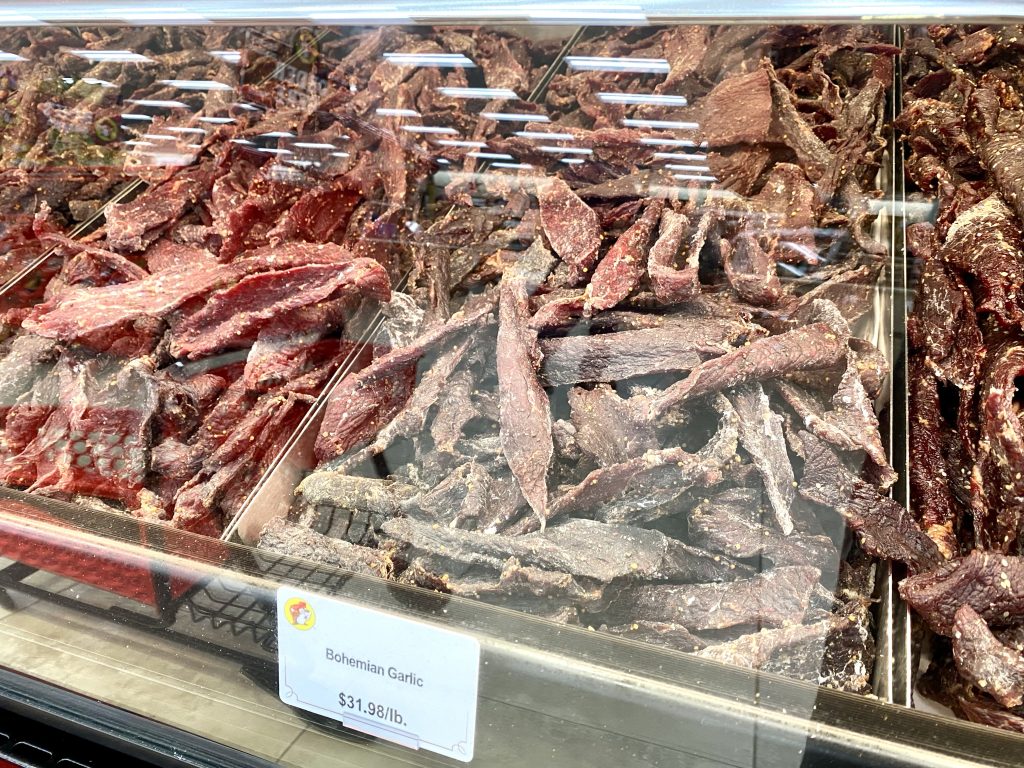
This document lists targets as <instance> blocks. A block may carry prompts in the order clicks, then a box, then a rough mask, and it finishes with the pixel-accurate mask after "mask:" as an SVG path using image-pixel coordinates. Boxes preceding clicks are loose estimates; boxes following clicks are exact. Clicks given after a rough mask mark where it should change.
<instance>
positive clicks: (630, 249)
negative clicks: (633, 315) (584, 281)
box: [586, 200, 664, 311]
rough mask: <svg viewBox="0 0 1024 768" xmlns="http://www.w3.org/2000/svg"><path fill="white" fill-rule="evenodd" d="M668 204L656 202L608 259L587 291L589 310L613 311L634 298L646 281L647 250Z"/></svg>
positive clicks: (619, 240)
mask: <svg viewBox="0 0 1024 768" xmlns="http://www.w3.org/2000/svg"><path fill="white" fill-rule="evenodd" d="M663 209H664V204H663V203H662V202H661V201H660V200H652V201H650V202H649V203H648V204H647V207H646V208H645V209H644V212H643V214H642V215H641V216H640V218H639V219H637V221H636V223H635V224H634V225H633V226H631V227H630V228H629V229H627V230H626V231H625V232H624V233H623V234H622V235H620V236H619V239H618V240H616V241H615V244H614V245H613V246H612V247H611V248H610V249H609V250H608V253H606V254H605V255H604V258H603V259H601V261H600V263H599V264H598V265H597V269H595V270H594V277H593V279H592V280H591V282H590V285H589V286H588V287H587V298H586V309H587V310H589V311H594V310H598V311H599V310H603V309H611V308H612V307H614V306H615V305H616V304H618V303H619V302H621V301H622V300H623V299H625V298H626V297H627V296H629V294H631V293H632V292H633V291H634V290H635V289H636V287H637V286H638V285H639V283H640V278H641V277H643V274H644V268H645V266H646V264H647V248H648V245H649V243H650V241H651V234H652V233H653V231H654V227H655V225H656V224H657V222H658V219H659V217H660V216H661V212H662V210H663Z"/></svg>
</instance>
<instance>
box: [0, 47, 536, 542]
mask: <svg viewBox="0 0 1024 768" xmlns="http://www.w3.org/2000/svg"><path fill="white" fill-rule="evenodd" d="M76 34H78V33H76ZM252 34H255V33H252ZM289 34H291V33H289ZM81 35H82V36H81V37H77V36H76V35H75V34H72V33H70V32H64V31H59V30H58V31H54V30H49V29H47V30H45V31H40V32H38V33H37V32H35V31H33V32H30V33H27V35H26V41H24V44H23V45H22V46H21V47H18V46H17V45H14V44H13V43H12V42H11V41H10V40H8V41H7V42H6V43H5V45H7V46H8V47H9V48H12V49H13V52H15V53H19V54H20V55H22V56H23V57H24V58H25V59H27V62H18V63H16V64H14V65H12V66H13V67H15V68H17V67H21V68H22V70H23V71H28V72H31V71H33V70H32V69H31V67H30V66H29V65H30V63H31V62H32V61H33V58H32V57H33V56H36V55H39V56H42V53H39V49H41V48H45V49H46V51H45V52H49V53H51V54H53V55H59V56H65V55H68V54H67V49H68V48H69V47H76V48H77V47H81V48H96V49H100V50H111V49H114V50H128V51H130V52H132V53H135V54H139V55H141V56H143V57H145V59H147V60H148V61H143V62H130V61H129V62H119V63H117V64H112V63H109V62H107V63H104V64H102V65H97V67H100V69H97V68H96V67H94V68H87V67H86V66H85V65H87V63H88V62H87V61H86V59H84V58H82V57H81V56H77V57H75V60H76V61H79V62H81V63H82V67H80V69H81V71H80V72H78V73H77V74H78V75H85V74H86V73H89V75H88V76H90V77H93V76H95V77H96V78H101V77H102V79H104V80H105V81H109V82H117V83H121V84H122V85H124V84H125V83H133V84H136V85H137V86H138V87H137V88H136V87H135V85H133V86H132V88H131V89H129V90H128V91H127V92H125V93H122V94H121V99H115V100H114V103H113V104H112V105H105V104H91V105H89V106H88V107H87V106H86V105H85V104H83V103H78V104H76V106H75V109H79V110H83V111H88V110H92V114H93V116H96V115H99V114H101V113H103V111H104V110H107V109H115V110H120V111H122V112H129V113H130V114H131V115H133V116H136V117H138V116H146V118H145V119H142V120H141V122H142V123H143V125H144V127H143V128H142V130H141V131H139V132H138V133H140V134H142V135H141V137H140V138H139V139H138V140H136V141H133V142H132V143H127V142H124V141H122V146H123V147H125V148H126V149H125V151H124V153H123V154H124V156H123V162H122V169H123V171H125V172H127V171H128V170H130V172H131V174H132V175H134V176H138V177H140V178H142V179H144V180H145V182H146V184H147V187H146V189H145V190H144V191H143V192H142V193H141V194H139V195H138V196H137V197H135V198H134V199H132V200H130V201H128V202H123V203H119V204H117V205H109V206H107V209H106V217H105V218H106V223H105V226H103V227H102V228H100V229H99V230H97V231H96V232H94V233H93V234H91V235H88V236H86V237H84V238H81V239H79V240H72V239H70V238H68V237H67V236H66V235H65V234H63V227H62V224H64V223H65V222H64V221H62V220H60V218H59V216H60V211H56V210H53V209H50V208H49V207H48V206H47V205H46V200H47V198H46V197H45V196H43V197H41V198H40V199H38V200H36V201H35V203H36V204H34V205H33V206H32V207H31V209H30V214H31V216H32V218H33V222H32V231H33V234H34V236H35V237H36V239H37V240H38V242H39V243H40V244H41V245H42V246H44V247H52V248H55V249H56V254H57V255H58V256H59V257H60V258H59V260H58V263H59V269H58V270H57V271H56V273H55V274H53V275H52V276H51V277H49V279H48V280H44V281H43V282H42V284H41V285H35V286H34V289H33V290H26V291H24V292H22V294H19V298H20V299H21V300H17V301H9V302H8V303H7V304H5V306H4V307H3V309H4V312H3V315H2V318H0V322H2V328H3V341H2V342H0V352H2V357H0V403H2V404H3V408H2V411H0V427H2V431H0V455H2V478H0V480H2V482H4V483H5V484H8V485H12V486H17V487H27V488H28V489H29V490H31V491H33V492H37V493H45V494H49V495H54V496H59V497H63V498H70V499H72V500H75V501H78V502H80V503H83V504H87V505H91V506H96V507H100V508H105V509H116V510H121V511H124V512H127V513H130V514H132V515H135V516H137V517H141V518H144V519H147V520H151V521H166V522H168V523H169V524H171V525H174V526H175V527H179V528H183V529H187V530H192V531H197V532H201V533H206V534H210V535H219V534H220V533H221V531H222V529H223V527H224V526H225V525H226V524H227V523H228V522H229V521H230V520H231V519H232V517H233V516H234V515H235V513H236V512H237V511H238V509H239V508H240V507H241V505H242V503H243V501H244V499H245V498H246V496H247V494H248V493H249V491H250V490H251V489H252V487H253V486H254V484H255V483H256V481H257V480H258V479H259V478H260V477H261V476H262V475H263V474H264V473H265V471H266V470H267V468H268V466H269V464H270V462H271V461H272V460H273V459H274V457H276V456H277V455H278V454H279V453H280V451H281V449H282V447H283V445H284V444H285V442H286V441H287V440H288V438H289V437H290V436H291V435H292V434H293V433H294V432H295V429H296V427H297V426H298V424H299V422H300V421H301V419H302V418H303V417H304V415H305V414H306V413H307V412H308V410H309V408H310V406H311V404H312V403H313V401H314V400H315V398H316V397H317V396H318V395H319V394H320V393H321V392H322V391H323V389H324V387H325V385H326V383H327V381H328V380H329V379H330V377H331V376H332V375H333V374H334V373H335V371H336V370H337V369H338V367H339V366H340V365H341V364H342V363H343V362H344V361H346V360H350V359H351V358H352V356H353V354H356V355H357V357H358V352H355V353H354V352H353V347H354V344H353V342H352V339H354V338H359V337H360V336H361V334H362V330H360V328H359V327H358V320H357V319H356V318H357V317H358V316H359V313H360V311H366V310H370V311H371V314H372V312H375V311H376V310H377V307H378V306H379V302H381V301H386V300H388V299H389V298H390V296H391V291H390V286H391V283H392V282H393V281H394V280H396V279H397V276H398V275H400V274H402V273H403V272H407V271H408V261H409V259H410V257H411V256H410V253H411V252H410V251H409V249H408V248H407V247H406V246H405V245H404V234H403V233H405V232H407V229H406V227H405V224H406V222H413V221H415V220H416V219H417V218H418V216H419V207H420V201H421V200H422V198H423V187H424V185H425V178H426V176H427V172H426V168H427V167H428V162H427V161H426V160H424V157H425V156H426V149H427V147H428V144H427V142H428V140H429V138H430V135H429V132H425V131H421V130H402V127H403V126H401V125H400V124H399V121H398V120H397V119H396V118H395V117H394V116H393V115H394V114H395V110H400V109H402V105H403V104H409V103H410V100H411V106H410V108H411V107H417V108H419V109H421V110H423V119H424V120H426V119H427V116H428V115H429V116H431V119H432V120H431V125H434V126H436V125H437V123H438V122H440V121H441V120H442V119H444V118H445V117H446V116H450V117H452V121H453V122H457V121H458V120H466V119H468V118H466V116H465V110H456V106H457V103H456V102H455V101H454V100H448V101H445V100H444V99H442V98H440V97H439V98H436V99H435V98H434V91H435V86H438V85H441V84H444V83H445V82H446V81H445V80H444V79H443V78H442V79H441V80H437V79H436V78H437V77H439V76H440V75H439V73H438V70H437V69H436V68H431V69H430V70H428V71H420V70H419V69H418V68H417V67H416V66H409V65H406V64H390V63H388V62H387V61H383V60H382V58H381V54H382V53H383V52H390V51H395V50H397V51H408V52H410V53H414V52H416V51H422V52H448V53H449V55H454V54H453V53H452V51H453V50H454V51H459V52H462V51H466V52H468V53H472V54H473V55H475V56H478V57H480V58H483V57H484V56H485V55H490V53H492V52H495V61H498V62H503V67H502V69H500V70H499V71H498V74H497V75H495V77H496V78H498V82H501V79H500V78H502V77H504V76H506V75H507V72H508V71H510V70H512V69H514V70H515V71H523V67H526V68H527V69H526V70H525V71H526V72H527V74H526V75H524V77H532V76H534V75H535V74H536V73H534V72H532V71H530V70H529V67H530V66H531V62H541V61H542V60H544V59H545V58H550V52H544V51H541V50H539V49H535V47H533V46H532V44H527V43H526V42H525V41H523V40H521V39H520V38H516V37H512V36H507V35H498V34H493V33H487V34H481V35H478V36H475V37H474V36H470V35H467V34H463V33H454V32H453V33H451V34H447V33H444V34H442V33H437V34H434V33H429V34H428V33H407V32H404V31H402V30H397V29H381V30H379V31H375V32H372V33H368V34H365V35H362V36H350V37H347V38H344V39H331V40H324V41H323V43H322V46H319V47H317V48H316V49H311V52H310V55H309V56H308V57H306V58H307V59H308V60H307V61H305V62H303V61H302V60H298V63H296V64H295V66H294V67H292V66H290V65H289V66H285V65H286V64H287V62H289V61H292V60H294V59H295V57H294V56H291V55H290V53H291V51H290V46H289V45H287V44H286V41H285V40H283V39H282V40H280V41H278V40H276V39H275V38H273V37H271V38H269V39H268V40H260V41H257V42H259V43H260V45H255V44H253V45H250V47H247V48H246V49H245V50H243V51H241V52H240V55H239V57H238V58H239V61H238V62H237V63H230V58H228V59H227V61H229V63H230V66H229V65H228V64H226V63H225V62H226V59H225V57H224V56H214V55H211V52H214V53H217V52H220V53H221V54H224V53H231V51H230V50H222V49H224V48H225V46H230V45H231V44H237V41H233V40H231V39H229V36H228V35H227V33H221V32H219V31H215V32H202V31H200V30H194V31H193V30H189V31H185V30H148V32H142V31H138V30H135V31H124V30H117V31H113V32H112V33H111V34H98V33H97V34H96V35H91V34H88V33H81ZM279 43H283V44H279ZM54 46H56V49H57V53H54V51H53V48H54ZM477 46H478V47H479V50H477V48H476V47H477ZM281 48H283V50H280V49H281ZM502 52H504V58H503V57H502ZM300 65H302V66H301V68H300ZM536 66H538V67H542V66H543V65H542V64H539V63H537V64H536ZM232 67H234V70H233V73H232V72H228V71H227V70H231V69H232ZM483 69H484V73H485V76H488V73H489V72H490V71H491V70H490V66H489V65H488V66H485V67H484V68H483ZM64 71H66V70H64ZM460 72H461V70H460V71H459V72H457V73H456V74H455V75H454V76H452V75H449V76H448V81H449V82H454V83H455V84H456V85H457V86H465V85H466V81H465V76H464V75H462V74H460ZM282 73H283V74H282ZM270 75H273V76H270ZM143 79H145V82H142V80H143ZM161 79H167V80H175V81H181V80H186V81H195V82H200V83H202V82H210V81H214V82H219V83H223V84H224V85H226V86H229V87H230V88H231V90H230V91H225V90H223V89H215V90H211V91H210V92H209V93H208V94H207V93H201V94H199V95H198V96H197V95H196V93H195V91H193V90H190V89H189V88H187V87H185V88H183V87H182V86H181V85H180V84H178V83H172V84H168V83H161V82H160V81H161ZM47 82H49V81H47ZM51 85H52V83H51ZM479 85H480V86H481V87H483V86H485V85H490V83H489V82H486V83H485V82H481V83H480V84H479ZM331 86H337V87H336V88H332V87H331ZM353 95H355V98H357V99H358V104H352V103H350V97H353ZM18 98H19V99H21V101H22V102H24V103H25V104H26V110H27V109H29V106H28V101H27V100H28V99H30V98H36V97H35V96H32V94H31V93H29V92H20V93H19V95H18ZM39 99H42V96H39ZM169 101H176V102H178V103H179V104H181V105H183V106H177V105H170V108H164V104H165V102H169ZM46 103H47V104H48V103H49V102H46ZM129 103H132V104H133V105H134V109H129V108H128V106H127V105H128V104H129ZM43 106H45V104H44V103H43V102H41V101H38V100H37V103H35V104H33V105H31V107H32V108H33V109H37V110H38V109H41V108H42V107H43ZM145 107H151V108H149V109H146V108H145ZM122 120H123V121H124V124H126V125H128V127H129V128H130V127H131V125H132V124H134V123H135V122H140V121H139V120H135V121H131V122H129V120H128V118H125V117H123V116H122ZM410 124H411V123H408V121H407V125H406V126H405V127H408V125H410ZM451 130H452V132H455V129H454V128H453V129H451ZM30 133H31V132H30V131H28V129H25V131H24V134H25V136H26V142H27V144H30V145H31V146H32V147H36V148H38V147H43V146H44V145H46V144H47V142H50V141H51V140H52V138H53V137H52V135H51V133H52V132H37V133H36V134H34V135H30ZM129 135H132V134H129ZM136 135H137V134H136ZM124 138H125V137H122V139H124ZM157 142H161V143H160V144H159V145H157ZM154 146H158V150H159V151H157V150H154ZM128 147H130V149H128ZM36 151H37V152H38V154H40V155H42V156H45V155H46V153H47V152H48V151H50V150H48V149H45V148H44V149H38V150H36V149H33V150H29V151H28V152H26V153H25V157H26V158H27V157H28V155H29V154H31V153H32V152H36ZM168 156H171V157H173V158H174V159H173V160H172V161H167V160H166V158H167V157H168ZM183 158H184V159H183ZM24 162H25V163H28V160H27V159H25V160H24ZM68 162H69V164H74V163H75V161H74V160H73V159H72V158H70V157H69V158H68ZM17 172H18V173H20V172H21V170H20V169H19V170H18V171H17ZM39 178H40V179H43V178H45V179H47V180H50V181H52V182H53V183H54V184H63V183H64V181H65V179H66V178H67V176H66V175H62V174H54V175H52V176H49V175H44V176H40V177H39ZM56 188H57V187H53V189H56ZM62 189H63V188H62ZM59 196H60V195H58V197H59ZM63 197H64V200H62V201H61V204H62V205H64V204H67V199H69V198H71V197H73V195H71V194H69V192H68V191H66V190H65V191H64V192H63ZM56 207H57V206H54V208H56ZM40 293H41V295H39V294H40Z"/></svg>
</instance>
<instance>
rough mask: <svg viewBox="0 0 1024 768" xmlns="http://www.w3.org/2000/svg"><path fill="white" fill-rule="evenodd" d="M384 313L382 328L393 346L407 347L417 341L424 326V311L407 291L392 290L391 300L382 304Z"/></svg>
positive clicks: (381, 309)
mask: <svg viewBox="0 0 1024 768" xmlns="http://www.w3.org/2000/svg"><path fill="white" fill-rule="evenodd" d="M380 311H381V314H383V315H384V320H383V322H382V324H381V325H382V328H383V330H384V333H385V334H387V337H388V341H390V342H391V347H392V348H396V347H407V346H409V345H410V344H412V343H413V341H415V339H416V336H417V335H418V334H419V332H420V329H421V327H422V326H423V318H424V312H423V310H422V309H420V308H419V306H417V304H416V300H415V299H414V298H413V297H412V296H410V295H409V294H407V293H398V292H392V294H391V299H390V301H386V302H383V303H382V304H381V305H380Z"/></svg>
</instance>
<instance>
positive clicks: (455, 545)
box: [384, 518, 749, 584]
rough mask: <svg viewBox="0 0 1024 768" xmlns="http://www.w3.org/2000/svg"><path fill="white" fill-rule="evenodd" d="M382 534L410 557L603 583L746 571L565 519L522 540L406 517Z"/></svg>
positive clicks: (639, 533)
mask: <svg viewBox="0 0 1024 768" xmlns="http://www.w3.org/2000/svg"><path fill="white" fill-rule="evenodd" d="M384 533H385V534H386V535H387V536H389V537H390V538H391V539H393V540H395V541H396V542H399V543H400V544H402V545H404V546H405V547H406V550H407V551H408V552H409V553H411V554H412V555H413V556H418V555H420V554H423V555H428V556H434V557H438V558H441V559H443V560H448V561H452V562H456V563H458V562H472V561H473V560H474V559H475V558H480V557H484V558H491V559H494V560H498V561H501V562H504V561H506V560H507V559H508V558H510V557H514V558H516V559H517V560H518V561H519V562H521V563H522V564H523V565H527V566H533V567H536V568H543V569H545V570H549V571H555V572H559V573H567V574H569V575H570V576H573V577H576V578H587V579H594V580H595V581H598V582H601V583H603V584H607V583H609V582H611V581H614V580H616V579H623V578H627V579H643V580H656V581H664V580H675V581H686V582H690V581H697V582H706V581H716V582H717V581H725V580H728V579H732V578H735V577H736V576H738V575H742V574H744V573H747V572H749V569H746V568H745V567H744V566H740V565H738V564H736V563H734V562H732V561H731V560H729V559H728V558H726V557H722V556H720V555H711V554H710V553H707V552H704V551H702V550H699V549H696V548H695V547H690V546H687V545H686V544H683V543H682V542H680V541H676V540H675V539H670V538H669V537H667V536H665V534H663V533H661V532H659V531H653V530H647V529H643V528H631V527H627V526H613V525H606V524H604V523H598V522H595V521H593V520H569V521H566V522H565V523H563V524H562V525H557V526H551V527H550V528H548V529H547V530H545V531H542V532H538V533H533V534H529V535H527V536H503V535H500V534H493V533H477V532H475V531H464V530H460V529H457V528H443V527H440V526H437V525H432V524H430V523H423V522H419V521H417V520H412V519H408V518H397V519H394V520H390V521H388V522H385V523H384Z"/></svg>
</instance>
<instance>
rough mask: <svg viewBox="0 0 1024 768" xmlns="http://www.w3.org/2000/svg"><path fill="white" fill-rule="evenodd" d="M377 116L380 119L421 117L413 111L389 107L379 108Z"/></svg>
mask: <svg viewBox="0 0 1024 768" xmlns="http://www.w3.org/2000/svg"><path fill="white" fill-rule="evenodd" d="M377 114H378V115H380V116H381V117H422V115H421V114H420V113H419V112H417V111H416V110H415V109H393V108H391V107H380V108H378V109H377Z"/></svg>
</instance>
